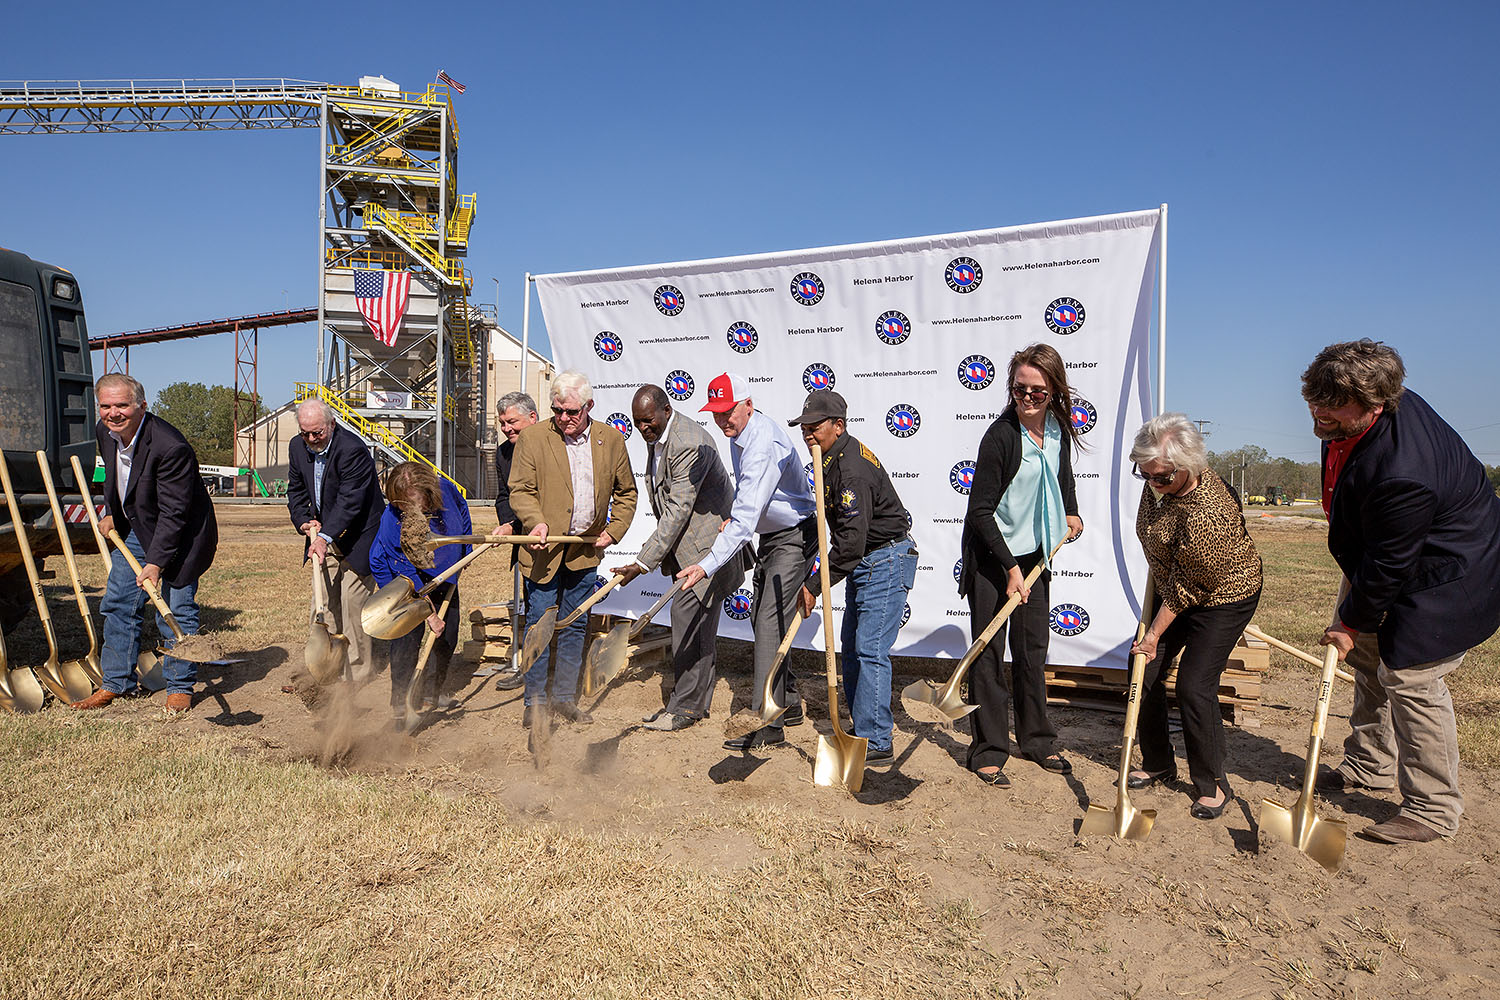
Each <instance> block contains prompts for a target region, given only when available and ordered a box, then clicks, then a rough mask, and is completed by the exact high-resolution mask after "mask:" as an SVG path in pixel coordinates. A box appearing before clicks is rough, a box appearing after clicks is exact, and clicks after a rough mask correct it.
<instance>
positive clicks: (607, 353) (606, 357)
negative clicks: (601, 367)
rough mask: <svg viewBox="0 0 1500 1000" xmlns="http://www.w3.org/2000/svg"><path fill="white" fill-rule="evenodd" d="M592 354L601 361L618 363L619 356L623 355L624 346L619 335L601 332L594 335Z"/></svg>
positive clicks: (605, 331) (606, 331)
mask: <svg viewBox="0 0 1500 1000" xmlns="http://www.w3.org/2000/svg"><path fill="white" fill-rule="evenodd" d="M594 353H595V354H597V355H599V359H600V360H601V361H619V360H620V355H622V354H624V353H625V344H624V342H623V341H621V340H620V337H619V334H615V333H611V332H610V331H608V330H601V331H600V332H599V333H596V334H594Z"/></svg>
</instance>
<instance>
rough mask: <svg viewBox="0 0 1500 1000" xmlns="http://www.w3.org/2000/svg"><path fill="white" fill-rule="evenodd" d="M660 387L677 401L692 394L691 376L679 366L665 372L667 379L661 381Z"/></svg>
mask: <svg viewBox="0 0 1500 1000" xmlns="http://www.w3.org/2000/svg"><path fill="white" fill-rule="evenodd" d="M662 388H663V389H665V390H667V395H668V396H671V397H672V398H673V399H675V400H677V401H678V402H679V403H680V402H682V401H683V400H684V399H687V398H688V397H689V396H691V395H692V394H693V388H694V384H693V376H691V375H689V374H688V373H687V372H685V371H683V370H682V369H681V368H678V369H675V370H673V371H670V372H667V379H666V381H665V382H663V383H662Z"/></svg>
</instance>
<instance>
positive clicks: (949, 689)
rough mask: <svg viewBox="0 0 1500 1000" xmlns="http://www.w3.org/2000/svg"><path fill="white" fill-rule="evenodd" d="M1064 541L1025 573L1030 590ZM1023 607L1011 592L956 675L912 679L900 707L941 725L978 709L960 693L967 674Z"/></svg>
mask: <svg viewBox="0 0 1500 1000" xmlns="http://www.w3.org/2000/svg"><path fill="white" fill-rule="evenodd" d="M1064 544H1065V543H1064V542H1058V543H1057V545H1056V546H1055V547H1054V548H1053V549H1052V554H1051V555H1049V556H1048V557H1047V558H1046V559H1045V560H1044V561H1042V562H1039V563H1037V564H1036V565H1035V566H1033V567H1032V568H1031V572H1030V573H1027V574H1026V589H1027V590H1030V589H1031V588H1032V587H1033V586H1035V585H1036V582H1037V580H1039V579H1040V578H1041V576H1042V570H1044V569H1046V568H1047V566H1048V565H1050V564H1051V562H1052V560H1053V559H1054V558H1055V557H1056V556H1057V552H1058V549H1061V548H1062V547H1063V545H1064ZM1020 606H1021V595H1020V594H1012V595H1010V597H1009V598H1008V599H1007V600H1006V602H1005V603H1004V604H1002V605H1001V606H1000V610H999V612H997V613H996V615H995V617H994V618H992V619H990V623H989V624H988V625H986V626H985V627H984V631H983V632H981V633H979V638H977V639H975V640H974V644H973V645H972V646H970V647H969V651H968V652H967V653H965V654H964V658H963V659H962V660H959V661H958V666H956V667H954V668H953V674H952V675H951V676H950V677H949V678H948V681H947V683H945V684H944V685H943V686H942V687H938V686H937V685H936V684H934V683H933V682H932V681H931V680H929V679H928V678H926V677H923V678H922V679H921V680H917V681H913V682H912V683H910V684H908V685H906V687H904V688H902V689H901V707H902V708H904V709H906V714H907V715H909V716H911V717H912V718H913V719H916V720H917V721H918V722H931V723H934V724H937V725H941V724H944V723H948V722H957V721H958V720H959V719H962V718H963V717H964V716H966V715H968V714H969V713H970V712H972V711H974V709H976V708H978V707H979V706H978V705H970V704H967V703H966V702H965V701H964V700H963V697H962V696H961V695H960V694H959V689H960V688H961V687H962V685H963V682H964V677H965V676H967V675H968V673H969V668H970V667H972V666H973V665H974V661H975V660H977V659H978V658H979V654H980V653H982V652H984V648H985V647H986V646H988V645H989V644H990V640H991V639H993V638H994V637H995V633H997V632H999V631H1000V626H1002V625H1004V624H1005V620H1006V619H1007V618H1009V617H1010V616H1011V613H1012V612H1014V611H1015V610H1016V608H1018V607H1020Z"/></svg>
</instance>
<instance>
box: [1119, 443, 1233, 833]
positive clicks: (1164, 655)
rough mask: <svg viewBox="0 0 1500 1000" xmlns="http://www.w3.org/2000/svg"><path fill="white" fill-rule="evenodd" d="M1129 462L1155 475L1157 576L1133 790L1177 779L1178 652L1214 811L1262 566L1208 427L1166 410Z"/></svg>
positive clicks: (1144, 537) (1200, 777)
mask: <svg viewBox="0 0 1500 1000" xmlns="http://www.w3.org/2000/svg"><path fill="white" fill-rule="evenodd" d="M1130 460H1131V461H1132V462H1134V463H1135V464H1136V472H1135V475H1136V476H1137V477H1138V478H1140V479H1144V480H1146V484H1147V488H1146V489H1145V490H1143V491H1142V493H1141V506H1140V510H1139V511H1138V512H1137V514H1136V521H1135V533H1136V536H1137V537H1138V538H1139V539H1140V541H1141V546H1142V548H1144V549H1145V551H1146V561H1147V563H1149V564H1150V566H1151V574H1152V578H1153V580H1154V582H1155V591H1156V592H1155V594H1154V596H1153V599H1152V606H1153V607H1154V608H1155V609H1156V613H1155V616H1154V617H1153V618H1152V620H1151V625H1150V627H1149V628H1148V629H1147V631H1146V634H1145V636H1144V637H1143V638H1142V639H1141V641H1140V642H1139V643H1136V644H1135V645H1133V646H1132V647H1131V650H1130V652H1131V654H1132V655H1134V654H1137V653H1143V654H1145V655H1146V657H1147V658H1148V661H1149V662H1148V663H1147V665H1146V676H1145V681H1144V684H1143V685H1142V688H1141V720H1140V741H1141V765H1142V767H1143V768H1144V769H1143V770H1140V771H1135V772H1132V774H1131V775H1130V778H1129V784H1130V786H1131V787H1132V788H1144V787H1146V786H1148V785H1152V784H1156V783H1157V782H1167V781H1172V780H1175V779H1176V777H1177V763H1176V761H1175V759H1174V758H1173V756H1172V741H1171V738H1170V737H1169V736H1168V734H1167V689H1166V672H1167V671H1166V668H1167V667H1168V666H1169V665H1170V664H1171V662H1172V659H1173V657H1175V656H1176V655H1177V654H1178V653H1179V652H1180V653H1181V654H1182V662H1181V663H1179V664H1178V666H1177V707H1178V710H1179V712H1180V713H1181V715H1182V737H1183V743H1184V744H1185V747H1186V750H1187V760H1188V774H1189V776H1190V777H1191V778H1192V783H1193V789H1194V791H1195V792H1196V793H1197V798H1196V800H1195V801H1194V802H1193V805H1192V808H1191V810H1190V811H1191V813H1192V815H1193V816H1195V817H1197V818H1198V819H1213V818H1215V817H1217V816H1218V815H1219V814H1220V813H1222V812H1223V811H1224V806H1225V805H1226V804H1228V802H1229V800H1230V798H1231V797H1232V795H1233V793H1232V792H1231V791H1230V788H1229V779H1228V777H1227V776H1226V774H1225V770H1224V723H1223V719H1222V717H1221V716H1220V714H1219V678H1220V677H1221V676H1222V675H1223V673H1224V666H1225V664H1226V663H1227V661H1228V659H1229V653H1230V651H1231V650H1232V649H1233V648H1234V645H1235V642H1236V641H1237V640H1238V639H1239V636H1240V634H1241V633H1242V632H1243V631H1244V630H1245V626H1246V625H1248V624H1250V619H1251V617H1252V616H1253V615H1254V614H1255V608H1256V606H1257V605H1258V604H1259V603H1260V588H1261V565H1260V555H1259V553H1257V552H1256V551H1255V543H1254V542H1253V541H1251V539H1250V533H1249V532H1248V531H1247V530H1246V529H1245V518H1244V515H1243V513H1242V512H1241V509H1240V504H1239V499H1238V498H1237V497H1235V496H1233V495H1231V493H1230V490H1229V488H1228V487H1227V486H1225V484H1224V481H1223V480H1222V479H1220V478H1219V477H1218V475H1216V474H1215V473H1214V471H1213V470H1212V469H1210V468H1208V455H1207V452H1206V451H1205V450H1204V447H1203V435H1202V434H1201V433H1200V432H1199V431H1198V428H1197V427H1196V426H1195V425H1194V424H1193V422H1192V421H1190V420H1188V418H1187V417H1186V416H1184V415H1183V414H1181V413H1164V414H1162V415H1161V416H1159V417H1156V418H1154V419H1152V420H1150V421H1148V422H1147V423H1146V425H1145V426H1143V427H1142V428H1141V429H1140V430H1139V431H1138V432H1136V436H1135V446H1134V447H1133V448H1132V449H1131V451H1130Z"/></svg>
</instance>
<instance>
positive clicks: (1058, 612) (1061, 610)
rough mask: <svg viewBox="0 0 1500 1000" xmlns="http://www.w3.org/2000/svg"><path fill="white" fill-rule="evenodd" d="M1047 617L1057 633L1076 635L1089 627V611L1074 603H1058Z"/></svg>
mask: <svg viewBox="0 0 1500 1000" xmlns="http://www.w3.org/2000/svg"><path fill="white" fill-rule="evenodd" d="M1049 618H1050V621H1049V624H1050V625H1051V626H1052V631H1054V632H1056V633H1057V634H1058V635H1077V634H1078V633H1080V632H1082V631H1084V630H1085V629H1087V628H1088V627H1089V613H1088V612H1087V611H1085V610H1083V608H1081V607H1079V606H1078V605H1076V604H1059V605H1058V606H1057V607H1055V608H1053V609H1052V613H1051V615H1050V616H1049Z"/></svg>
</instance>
